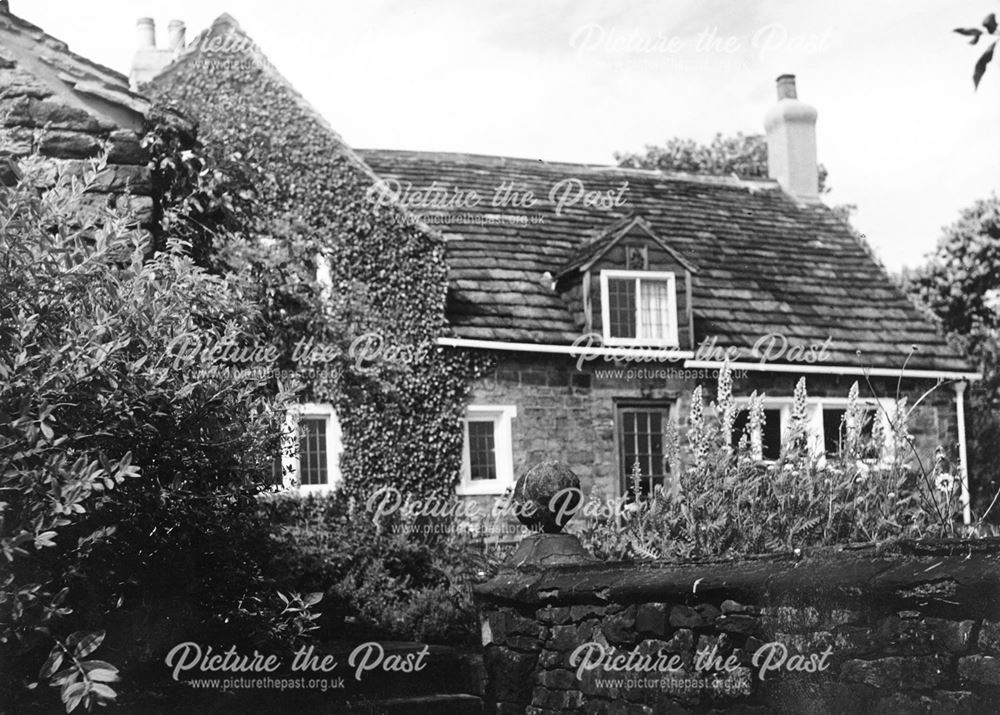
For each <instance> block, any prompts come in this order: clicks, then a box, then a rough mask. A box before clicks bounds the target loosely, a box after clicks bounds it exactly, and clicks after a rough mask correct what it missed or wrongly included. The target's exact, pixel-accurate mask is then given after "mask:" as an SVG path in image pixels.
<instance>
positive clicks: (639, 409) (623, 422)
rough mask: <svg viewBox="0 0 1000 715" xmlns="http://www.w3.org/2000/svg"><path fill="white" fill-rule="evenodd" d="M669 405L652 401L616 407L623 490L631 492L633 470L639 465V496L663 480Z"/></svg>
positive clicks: (664, 475) (649, 492)
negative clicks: (659, 404)
mask: <svg viewBox="0 0 1000 715" xmlns="http://www.w3.org/2000/svg"><path fill="white" fill-rule="evenodd" d="M669 418H670V408H669V407H667V406H654V405H635V406H633V405H622V406H620V407H619V408H618V445H619V453H620V457H621V458H620V465H621V477H622V484H623V485H624V488H623V490H622V492H623V493H624V494H629V495H631V496H635V495H634V494H633V491H634V489H633V486H634V485H633V483H632V472H633V470H634V469H635V465H636V464H638V465H639V471H640V473H641V481H640V483H639V489H640V492H641V494H640V496H648V495H649V494H651V493H652V491H653V489H654V488H655V487H657V486H660V485H662V484H663V481H664V478H665V477H666V473H667V469H668V467H667V465H666V464H665V463H664V454H663V444H664V436H665V434H666V427H667V420H668V419H669Z"/></svg>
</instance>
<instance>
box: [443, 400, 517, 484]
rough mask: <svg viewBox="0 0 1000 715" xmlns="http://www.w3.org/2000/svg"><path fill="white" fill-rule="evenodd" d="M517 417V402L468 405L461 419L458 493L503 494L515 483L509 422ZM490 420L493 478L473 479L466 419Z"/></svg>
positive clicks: (512, 444) (510, 424) (511, 422)
mask: <svg viewBox="0 0 1000 715" xmlns="http://www.w3.org/2000/svg"><path fill="white" fill-rule="evenodd" d="M515 417H517V406H516V405H469V406H468V407H467V408H466V410H465V417H464V418H463V419H462V430H463V438H462V479H461V481H460V482H459V484H458V486H457V487H456V488H455V492H456V493H457V494H458V495H459V496H472V495H479V494H503V493H504V492H505V491H506V490H507V489H508V488H509V487H512V486H513V485H514V443H513V437H512V432H513V429H512V425H513V421H514V418H515ZM470 419H472V420H474V421H477V422H484V421H486V420H491V421H492V422H493V445H494V455H495V457H496V474H497V478H496V479H472V467H471V461H470V458H469V420H470Z"/></svg>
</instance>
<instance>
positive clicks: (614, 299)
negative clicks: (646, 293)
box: [608, 278, 636, 338]
mask: <svg viewBox="0 0 1000 715" xmlns="http://www.w3.org/2000/svg"><path fill="white" fill-rule="evenodd" d="M608 319H609V321H610V323H611V325H609V326H608V331H609V334H610V335H611V337H613V338H634V337H635V336H636V334H635V279H634V278H611V279H609V280H608Z"/></svg>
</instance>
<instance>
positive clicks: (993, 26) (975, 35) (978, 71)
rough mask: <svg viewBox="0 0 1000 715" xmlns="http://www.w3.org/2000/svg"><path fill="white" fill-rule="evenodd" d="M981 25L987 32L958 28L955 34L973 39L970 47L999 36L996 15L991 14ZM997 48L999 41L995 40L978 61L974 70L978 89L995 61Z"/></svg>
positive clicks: (977, 29)
mask: <svg viewBox="0 0 1000 715" xmlns="http://www.w3.org/2000/svg"><path fill="white" fill-rule="evenodd" d="M981 24H982V26H983V28H984V29H985V30H986V31H985V32H983V30H980V29H979V28H978V27H957V28H955V32H957V33H958V34H959V35H964V36H965V37H971V38H972V39H971V40H969V44H970V45H976V44H979V40H981V39H982V38H983V37H990V36H991V35H992V36H996V35H997V34H998V33H997V16H996V13H993V12H991V13H990V14H989V15H987V16H986V17H985V18H983V21H982V23H981ZM996 47H997V41H996V40H994V41H993V42H992V43H991V44H990V46H989V47H987V48H986V51H985V52H983V54H981V55H980V56H979V59H978V60H976V66H975V68H974V69H973V70H972V84H973V86H974V87H975V88H976V89H979V81H980V80H981V79H982V78H983V75H984V74H986V66H987V65H989V63H990V62H991V61H992V60H993V51H994V50H995V49H996Z"/></svg>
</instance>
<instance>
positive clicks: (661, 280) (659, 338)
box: [601, 270, 678, 347]
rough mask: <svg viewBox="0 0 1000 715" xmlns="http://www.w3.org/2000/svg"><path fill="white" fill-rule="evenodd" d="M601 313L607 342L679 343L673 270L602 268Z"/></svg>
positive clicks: (667, 344) (675, 284) (614, 343)
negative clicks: (616, 269) (617, 269)
mask: <svg viewBox="0 0 1000 715" xmlns="http://www.w3.org/2000/svg"><path fill="white" fill-rule="evenodd" d="M601 313H602V324H603V326H604V344H605V345H649V346H658V347H673V346H676V345H677V344H678V342H677V281H676V278H675V277H674V274H673V273H672V272H660V271H615V270H603V271H601Z"/></svg>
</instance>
